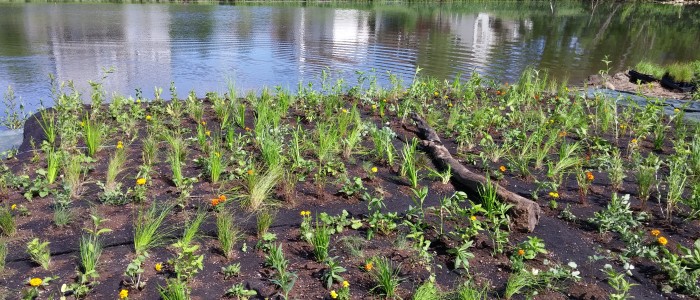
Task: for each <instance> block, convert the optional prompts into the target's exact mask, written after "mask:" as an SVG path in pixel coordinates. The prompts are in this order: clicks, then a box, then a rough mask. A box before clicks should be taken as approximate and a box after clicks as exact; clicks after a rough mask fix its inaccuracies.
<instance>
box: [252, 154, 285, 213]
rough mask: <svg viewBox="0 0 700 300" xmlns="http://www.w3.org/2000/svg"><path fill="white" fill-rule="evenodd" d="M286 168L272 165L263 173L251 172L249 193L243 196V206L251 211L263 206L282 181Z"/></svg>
mask: <svg viewBox="0 0 700 300" xmlns="http://www.w3.org/2000/svg"><path fill="white" fill-rule="evenodd" d="M283 172H284V170H283V169H282V167H281V166H279V165H277V166H272V167H270V168H269V169H268V170H267V172H266V173H264V174H262V175H257V174H249V175H248V177H247V180H248V190H247V194H246V195H244V197H243V206H245V207H247V208H248V209H249V210H251V211H257V210H258V209H260V208H262V207H263V205H264V204H265V201H266V200H267V199H268V198H270V194H271V193H272V190H273V189H274V187H275V185H277V183H278V182H279V181H280V179H281V177H282V174H283Z"/></svg>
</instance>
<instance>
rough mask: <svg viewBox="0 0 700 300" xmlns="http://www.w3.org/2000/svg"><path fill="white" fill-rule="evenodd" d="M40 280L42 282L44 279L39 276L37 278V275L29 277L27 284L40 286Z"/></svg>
mask: <svg viewBox="0 0 700 300" xmlns="http://www.w3.org/2000/svg"><path fill="white" fill-rule="evenodd" d="M42 282H44V281H43V280H41V278H37V277H34V278H32V279H29V285H31V286H33V287H37V286H40V285H41V283H42Z"/></svg>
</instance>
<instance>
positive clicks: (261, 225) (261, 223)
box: [256, 209, 277, 238]
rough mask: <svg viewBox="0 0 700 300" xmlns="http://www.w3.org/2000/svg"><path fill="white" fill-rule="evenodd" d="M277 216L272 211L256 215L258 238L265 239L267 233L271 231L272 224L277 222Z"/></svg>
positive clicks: (262, 211)
mask: <svg viewBox="0 0 700 300" xmlns="http://www.w3.org/2000/svg"><path fill="white" fill-rule="evenodd" d="M276 215H277V214H276V213H275V212H274V211H272V210H270V209H262V210H260V211H259V212H258V213H257V215H256V218H257V220H256V225H257V234H258V237H259V238H261V237H263V236H264V235H265V234H266V233H267V231H268V230H269V229H270V226H271V225H272V222H274V221H275V216H276Z"/></svg>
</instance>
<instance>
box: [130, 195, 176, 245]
mask: <svg viewBox="0 0 700 300" xmlns="http://www.w3.org/2000/svg"><path fill="white" fill-rule="evenodd" d="M171 210H172V206H165V207H163V208H158V207H157V206H156V204H155V202H154V203H153V204H152V205H151V207H150V208H148V209H146V208H145V207H140V208H138V209H137V212H136V218H135V219H134V250H135V251H136V254H137V255H141V254H143V253H144V252H146V251H148V250H150V249H152V248H155V247H157V246H160V245H163V244H164V243H165V239H166V236H167V230H165V229H164V228H163V221H165V218H166V217H167V216H168V215H169V214H170V211H171Z"/></svg>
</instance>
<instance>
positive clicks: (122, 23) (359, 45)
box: [0, 1, 700, 113]
mask: <svg viewBox="0 0 700 300" xmlns="http://www.w3.org/2000/svg"><path fill="white" fill-rule="evenodd" d="M589 2H590V1H573V2H566V1H564V2H561V1H557V2H556V3H555V4H554V5H553V6H552V5H550V2H510V3H508V2H503V3H499V2H487V3H471V4H470V3H467V4H454V5H436V4H405V5H382V4H366V5H340V6H338V5H316V6H314V5H312V4H308V5H301V4H292V5H276V6H255V5H245V6H240V5H220V4H208V5H202V4H103V3H89V4H68V3H62V4H55V3H14V4H13V3H2V4H0V88H2V89H3V90H4V89H6V88H7V87H8V86H12V88H13V89H14V90H15V93H16V95H17V96H18V97H21V98H22V100H23V101H24V102H25V103H26V104H27V107H28V108H29V109H35V108H36V107H37V105H38V103H39V101H40V100H43V101H44V102H45V103H46V104H47V105H50V104H51V92H50V84H49V80H48V77H47V74H49V73H51V74H55V75H56V77H57V78H58V79H59V80H61V81H63V80H73V81H74V82H75V84H76V86H77V87H78V88H79V89H80V90H81V91H83V92H84V93H85V94H88V93H89V84H88V81H90V80H93V81H102V82H103V83H104V86H105V89H106V90H107V91H109V92H110V93H111V92H118V93H120V94H123V95H134V94H135V92H134V91H135V89H137V88H141V89H143V91H144V95H146V96H147V97H152V95H153V89H154V87H156V86H158V87H162V88H163V90H164V93H163V94H164V96H166V98H167V97H168V95H169V92H168V88H169V86H170V82H171V81H172V82H175V85H176V86H177V90H178V93H179V95H185V94H186V93H187V92H188V91H190V90H195V91H196V92H197V93H198V95H203V94H204V93H205V92H207V91H224V90H225V88H226V82H227V80H233V81H235V83H236V86H237V87H238V89H239V90H258V89H260V88H261V87H263V86H270V87H272V86H276V85H281V86H282V87H286V88H287V87H288V88H290V89H292V90H294V89H296V87H297V84H298V83H299V82H309V81H315V80H317V79H318V78H319V76H320V74H321V72H322V71H323V70H330V71H331V73H332V74H335V75H336V76H341V77H343V78H345V80H346V82H347V83H348V84H352V83H355V82H356V78H357V75H356V73H355V71H364V72H369V71H370V70H372V69H375V70H376V71H375V73H376V74H377V75H378V76H379V80H380V83H386V82H387V79H386V72H387V71H391V72H393V73H394V74H397V75H398V76H399V77H401V78H403V79H404V80H405V81H407V82H409V81H410V80H411V79H412V78H413V75H414V72H415V69H416V67H417V66H419V67H420V68H421V69H422V71H421V74H423V75H430V76H435V77H438V78H446V79H452V78H454V76H456V75H457V74H460V73H461V74H464V76H465V77H466V76H468V75H469V74H470V73H471V72H472V71H477V72H480V73H482V74H484V75H487V76H491V77H492V78H494V79H496V80H500V81H511V82H512V81H515V80H516V79H517V77H518V75H519V74H520V73H521V72H522V71H523V69H525V68H526V67H527V66H529V65H532V66H534V67H536V68H540V69H548V70H549V72H550V77H555V78H558V79H560V80H561V79H563V78H568V80H569V82H571V83H573V84H578V83H580V82H581V81H582V80H583V79H584V78H585V77H586V76H588V75H590V74H595V73H597V72H598V71H599V70H601V69H604V68H606V65H605V64H604V63H603V62H602V60H603V59H604V58H605V57H606V55H607V57H608V60H610V61H611V63H610V64H609V66H608V67H609V68H610V69H611V71H618V70H624V69H626V68H627V67H628V66H633V65H634V64H636V63H637V62H638V61H639V60H641V59H643V58H646V59H650V60H652V61H656V62H658V63H669V62H673V61H685V60H690V59H698V58H700V54H699V53H700V52H699V51H698V49H700V38H699V37H700V8H698V7H693V6H687V7H673V6H667V5H655V4H641V5H640V4H621V3H609V2H611V1H593V2H594V3H598V2H605V3H599V4H597V5H593V4H591V3H589ZM106 68H114V72H113V73H111V74H109V75H108V76H107V77H106V78H105V79H101V78H102V75H103V72H104V69H106ZM84 98H86V99H87V98H88V96H84ZM0 113H2V111H0Z"/></svg>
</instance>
